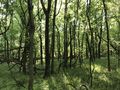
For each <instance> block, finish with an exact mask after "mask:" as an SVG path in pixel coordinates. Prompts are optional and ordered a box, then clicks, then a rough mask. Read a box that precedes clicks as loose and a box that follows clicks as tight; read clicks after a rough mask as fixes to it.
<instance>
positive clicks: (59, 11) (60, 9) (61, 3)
mask: <svg viewBox="0 0 120 90" xmlns="http://www.w3.org/2000/svg"><path fill="white" fill-rule="evenodd" d="M61 6H62V1H61V3H60V8H59V10H58V12H57V14H56V15H55V16H57V15H58V14H59V13H60V10H61Z"/></svg>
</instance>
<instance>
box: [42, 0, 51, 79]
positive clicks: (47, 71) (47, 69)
mask: <svg viewBox="0 0 120 90" xmlns="http://www.w3.org/2000/svg"><path fill="white" fill-rule="evenodd" d="M51 3H52V0H48V3H47V8H45V5H44V2H43V0H41V4H42V8H43V11H44V14H45V74H44V78H45V77H48V76H50V54H49V18H50V11H51Z"/></svg>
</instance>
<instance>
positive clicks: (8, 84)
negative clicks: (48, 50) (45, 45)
mask: <svg viewBox="0 0 120 90" xmlns="http://www.w3.org/2000/svg"><path fill="white" fill-rule="evenodd" d="M10 66H12V65H10ZM38 66H39V65H38ZM93 67H94V71H93V85H92V87H90V75H89V60H84V62H83V64H82V66H80V65H79V64H77V65H76V67H72V68H71V69H70V68H67V69H64V70H63V69H62V68H61V70H60V72H58V71H57V70H58V66H57V65H56V68H57V69H56V70H55V71H56V72H55V74H53V75H52V76H51V77H49V78H47V79H43V74H44V72H43V71H42V70H40V71H38V72H37V74H36V75H35V76H34V90H76V89H77V90H86V89H85V88H84V87H83V88H81V86H82V85H85V86H86V87H87V88H88V90H120V68H118V66H117V59H116V58H114V57H112V58H111V72H108V70H107V58H101V59H97V60H95V63H94V65H93ZM93 67H92V68H93ZM39 68H43V67H42V66H40V67H39ZM13 77H15V78H16V80H18V81H20V82H21V83H22V84H23V85H24V86H25V87H21V86H19V85H17V84H16V82H15V81H14V79H13ZM27 82H28V76H27V75H24V74H23V73H20V72H19V71H18V69H17V66H16V67H15V68H13V69H12V72H10V71H9V68H8V65H7V64H5V63H3V64H0V90H27V84H28V83H27Z"/></svg>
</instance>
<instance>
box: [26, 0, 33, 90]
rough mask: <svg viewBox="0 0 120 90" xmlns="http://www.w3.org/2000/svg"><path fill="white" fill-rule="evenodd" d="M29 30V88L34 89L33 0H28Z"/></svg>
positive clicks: (29, 89)
mask: <svg viewBox="0 0 120 90" xmlns="http://www.w3.org/2000/svg"><path fill="white" fill-rule="evenodd" d="M27 3H28V15H29V16H28V19H29V20H28V32H29V45H30V48H29V84H28V90H33V82H34V77H33V76H34V75H33V74H34V53H33V51H34V50H33V48H34V32H35V25H34V17H33V5H32V0H28V1H27Z"/></svg>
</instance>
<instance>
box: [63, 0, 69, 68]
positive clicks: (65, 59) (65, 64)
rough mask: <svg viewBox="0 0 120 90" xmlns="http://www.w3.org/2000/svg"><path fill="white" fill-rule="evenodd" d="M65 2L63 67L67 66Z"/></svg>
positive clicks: (66, 1)
mask: <svg viewBox="0 0 120 90" xmlns="http://www.w3.org/2000/svg"><path fill="white" fill-rule="evenodd" d="M67 4H68V0H65V10H64V58H63V59H64V67H67V62H68V60H67V57H68V45H67V23H68V22H67Z"/></svg>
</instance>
